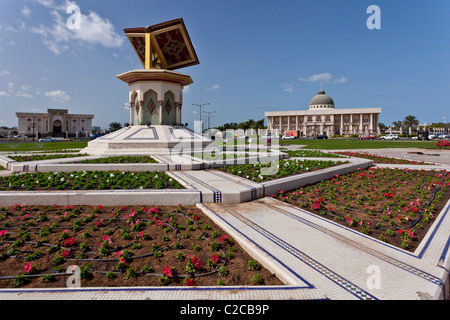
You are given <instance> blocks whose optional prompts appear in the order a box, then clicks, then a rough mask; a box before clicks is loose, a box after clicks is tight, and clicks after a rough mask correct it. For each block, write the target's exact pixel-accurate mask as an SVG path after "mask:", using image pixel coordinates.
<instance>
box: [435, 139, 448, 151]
mask: <svg viewBox="0 0 450 320" xmlns="http://www.w3.org/2000/svg"><path fill="white" fill-rule="evenodd" d="M436 147H438V148H440V149H446V148H450V141H447V140H440V141H438V142H436Z"/></svg>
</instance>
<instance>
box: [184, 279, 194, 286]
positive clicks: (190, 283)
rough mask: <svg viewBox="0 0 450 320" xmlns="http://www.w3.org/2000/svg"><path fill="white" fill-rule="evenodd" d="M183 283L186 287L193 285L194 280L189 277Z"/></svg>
mask: <svg viewBox="0 0 450 320" xmlns="http://www.w3.org/2000/svg"><path fill="white" fill-rule="evenodd" d="M184 285H185V286H187V287H192V286H193V285H194V281H193V280H192V279H191V278H189V279H188V280H187V281H186V283H185V284H184Z"/></svg>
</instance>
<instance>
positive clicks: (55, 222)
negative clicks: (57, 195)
mask: <svg viewBox="0 0 450 320" xmlns="http://www.w3.org/2000/svg"><path fill="white" fill-rule="evenodd" d="M0 223H1V224H0V287H3V288H9V287H29V288H37V287H66V286H67V283H68V276H70V275H72V273H71V272H72V270H74V266H76V267H78V268H79V272H80V277H81V284H80V285H81V286H82V287H88V286H89V287H118V286H128V287H132V286H192V285H195V286H215V285H259V284H264V285H282V284H283V283H282V282H281V281H280V280H279V279H278V278H276V277H275V276H274V275H273V274H271V273H270V272H269V271H268V270H266V269H264V268H263V267H262V266H261V265H260V264H259V263H258V262H256V261H254V260H253V259H252V258H251V257H250V256H248V255H247V254H246V252H245V251H244V250H243V249H242V248H241V247H240V246H239V245H238V244H236V243H235V241H234V240H233V239H232V238H231V237H230V236H228V235H227V234H225V233H224V232H223V231H222V230H221V229H220V228H218V227H217V226H216V225H215V224H214V223H213V222H212V221H211V220H209V218H208V217H207V216H205V215H204V214H203V213H202V212H201V211H198V210H197V209H196V208H195V207H192V208H189V207H187V208H185V207H183V206H182V205H178V206H177V207H159V206H154V205H151V206H148V207H133V208H130V207H128V208H125V207H122V208H120V209H119V208H106V207H102V206H94V207H88V206H81V207H73V206H70V207H67V206H65V207H58V206H56V205H54V206H52V207H27V206H25V205H18V204H16V205H15V206H14V207H13V208H0Z"/></svg>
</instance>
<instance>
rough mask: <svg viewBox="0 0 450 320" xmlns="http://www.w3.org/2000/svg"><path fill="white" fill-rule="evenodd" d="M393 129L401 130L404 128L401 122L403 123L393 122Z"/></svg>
mask: <svg viewBox="0 0 450 320" xmlns="http://www.w3.org/2000/svg"><path fill="white" fill-rule="evenodd" d="M392 127H393V128H394V129H395V130H400V128H401V127H403V122H401V121H393V122H392Z"/></svg>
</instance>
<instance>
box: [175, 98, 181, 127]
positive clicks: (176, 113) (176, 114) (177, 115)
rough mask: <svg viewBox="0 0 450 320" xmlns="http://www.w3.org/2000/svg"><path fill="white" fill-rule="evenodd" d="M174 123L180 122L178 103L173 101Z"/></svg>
mask: <svg viewBox="0 0 450 320" xmlns="http://www.w3.org/2000/svg"><path fill="white" fill-rule="evenodd" d="M175 123H176V124H179V123H180V103H179V102H175Z"/></svg>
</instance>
